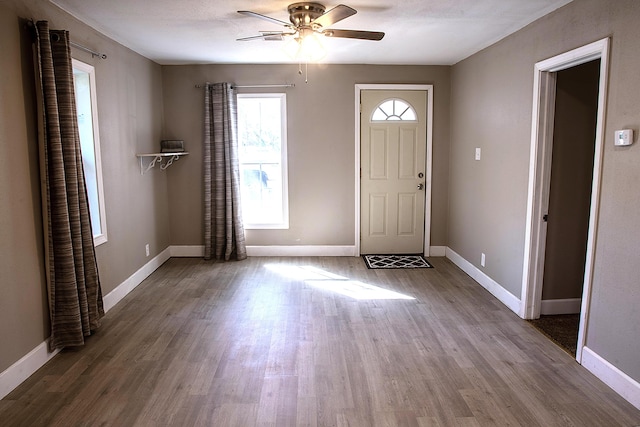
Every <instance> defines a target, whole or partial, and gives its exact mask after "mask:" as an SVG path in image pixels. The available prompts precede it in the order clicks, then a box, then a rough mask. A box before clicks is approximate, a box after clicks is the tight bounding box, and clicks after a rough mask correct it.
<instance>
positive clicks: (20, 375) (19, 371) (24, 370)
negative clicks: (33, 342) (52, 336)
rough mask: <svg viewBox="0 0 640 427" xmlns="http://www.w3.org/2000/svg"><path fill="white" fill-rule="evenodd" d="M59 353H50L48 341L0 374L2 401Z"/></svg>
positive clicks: (56, 351)
mask: <svg viewBox="0 0 640 427" xmlns="http://www.w3.org/2000/svg"><path fill="white" fill-rule="evenodd" d="M59 352H60V350H54V351H53V352H49V340H48V339H47V340H45V341H44V342H42V343H40V344H39V345H38V346H37V347H36V348H34V349H33V350H31V351H30V352H29V353H27V354H26V355H24V356H23V357H22V358H21V359H20V360H18V361H17V362H16V363H14V364H13V365H11V366H9V367H8V368H7V369H6V370H5V371H4V372H2V373H0V399H4V397H5V396H6V395H8V394H9V393H11V392H12V391H13V389H15V388H16V387H18V386H19V385H20V384H21V383H22V382H23V381H24V380H26V379H27V378H29V377H30V376H31V375H32V374H33V373H34V372H35V371H37V370H38V369H40V368H41V367H42V366H43V365H44V364H45V363H47V362H48V361H49V360H51V358H53V356H55V355H56V354H58V353H59Z"/></svg>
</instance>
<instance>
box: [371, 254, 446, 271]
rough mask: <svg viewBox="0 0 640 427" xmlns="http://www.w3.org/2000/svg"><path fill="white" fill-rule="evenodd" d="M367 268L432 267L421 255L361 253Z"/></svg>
mask: <svg viewBox="0 0 640 427" xmlns="http://www.w3.org/2000/svg"><path fill="white" fill-rule="evenodd" d="M362 258H363V259H364V263H365V264H366V265H367V268H371V269H376V268H433V266H432V265H431V264H429V262H428V261H427V260H426V259H425V258H424V257H423V256H422V255H362Z"/></svg>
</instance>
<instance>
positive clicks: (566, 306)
mask: <svg viewBox="0 0 640 427" xmlns="http://www.w3.org/2000/svg"><path fill="white" fill-rule="evenodd" d="M581 308H582V298H569V299H545V300H542V304H541V305H540V314H545V315H551V314H578V313H580V309H581Z"/></svg>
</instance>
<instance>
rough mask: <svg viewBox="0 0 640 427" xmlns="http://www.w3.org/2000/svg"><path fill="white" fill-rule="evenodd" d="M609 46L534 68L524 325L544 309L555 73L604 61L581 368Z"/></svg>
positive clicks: (604, 42)
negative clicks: (586, 63)
mask: <svg viewBox="0 0 640 427" xmlns="http://www.w3.org/2000/svg"><path fill="white" fill-rule="evenodd" d="M609 43H610V41H609V38H605V39H602V40H599V41H596V42H593V43H590V44H588V45H586V46H582V47H579V48H577V49H574V50H571V51H569V52H566V53H563V54H561V55H557V56H554V57H552V58H549V59H546V60H544V61H541V62H538V63H536V64H535V67H534V85H533V113H532V121H531V154H530V164H529V187H528V197H527V219H526V231H525V247H524V265H523V269H522V271H523V274H522V294H521V300H520V301H521V302H520V312H519V315H520V317H522V318H523V319H535V318H537V317H539V316H540V306H541V304H542V278H543V272H544V255H545V242H546V227H545V226H544V223H543V220H542V216H543V215H544V213H545V212H546V209H547V206H548V203H549V187H550V181H551V147H552V138H553V118H554V105H555V92H556V85H555V83H556V80H555V72H557V71H561V70H564V69H567V68H571V67H573V66H576V65H580V64H583V63H585V62H589V61H593V60H595V59H600V82H599V93H598V113H597V118H596V135H595V153H594V161H593V178H592V187H591V204H590V212H589V234H588V238H587V256H586V261H585V272H584V281H583V291H582V307H581V311H580V326H579V330H578V346H577V351H576V360H577V361H578V362H579V363H581V361H582V350H583V348H584V345H585V339H586V328H587V319H588V316H589V306H590V302H591V285H592V281H593V266H594V258H595V243H596V242H595V240H596V233H597V224H598V210H599V202H600V186H601V185H600V182H601V175H602V153H603V148H604V140H605V135H604V117H605V102H606V99H607V80H608V69H609Z"/></svg>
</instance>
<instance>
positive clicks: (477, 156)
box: [476, 147, 482, 160]
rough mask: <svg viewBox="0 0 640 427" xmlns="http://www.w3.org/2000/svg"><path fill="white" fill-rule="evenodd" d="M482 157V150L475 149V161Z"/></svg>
mask: <svg viewBox="0 0 640 427" xmlns="http://www.w3.org/2000/svg"><path fill="white" fill-rule="evenodd" d="M481 157H482V149H481V148H479V147H478V148H476V160H480V158H481Z"/></svg>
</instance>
